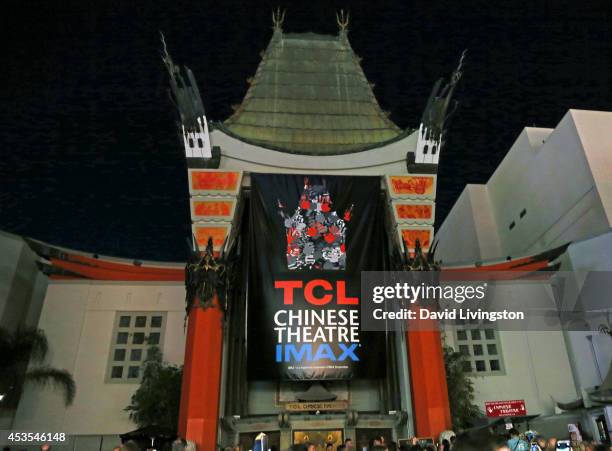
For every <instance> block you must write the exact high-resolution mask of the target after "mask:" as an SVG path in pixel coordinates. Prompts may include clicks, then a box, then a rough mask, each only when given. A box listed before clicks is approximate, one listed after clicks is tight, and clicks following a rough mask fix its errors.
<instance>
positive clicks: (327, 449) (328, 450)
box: [325, 443, 334, 451]
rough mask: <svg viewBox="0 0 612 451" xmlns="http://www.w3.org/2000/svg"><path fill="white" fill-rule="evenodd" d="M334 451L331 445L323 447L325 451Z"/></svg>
mask: <svg viewBox="0 0 612 451" xmlns="http://www.w3.org/2000/svg"><path fill="white" fill-rule="evenodd" d="M333 449H334V445H332V444H331V443H328V444H327V445H325V451H332V450H333Z"/></svg>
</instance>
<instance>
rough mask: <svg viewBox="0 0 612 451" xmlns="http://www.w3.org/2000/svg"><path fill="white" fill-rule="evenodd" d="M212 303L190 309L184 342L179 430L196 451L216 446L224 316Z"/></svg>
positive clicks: (213, 448) (210, 449)
mask: <svg viewBox="0 0 612 451" xmlns="http://www.w3.org/2000/svg"><path fill="white" fill-rule="evenodd" d="M214 304H215V306H213V307H209V308H207V309H204V308H201V307H198V308H193V309H191V312H190V313H189V325H188V327H187V342H186V343H185V365H184V366H183V384H182V390H181V407H180V412H179V427H178V431H179V435H180V436H181V437H184V438H186V439H187V440H192V441H193V442H195V443H196V445H197V447H198V448H197V449H198V451H215V450H216V444H217V422H218V418H219V391H220V387H221V354H222V347H223V331H222V330H223V329H222V320H223V314H222V313H221V310H220V309H219V308H218V307H217V306H216V304H217V302H216V300H215V303H214Z"/></svg>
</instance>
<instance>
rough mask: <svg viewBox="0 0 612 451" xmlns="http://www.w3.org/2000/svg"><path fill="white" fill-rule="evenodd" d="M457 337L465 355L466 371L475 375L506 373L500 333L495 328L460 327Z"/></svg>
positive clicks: (461, 351)
mask: <svg viewBox="0 0 612 451" xmlns="http://www.w3.org/2000/svg"><path fill="white" fill-rule="evenodd" d="M455 338H456V340H457V347H458V350H459V352H460V353H461V354H463V355H464V359H465V360H464V362H463V370H464V371H466V372H468V373H472V374H474V375H487V374H504V361H503V356H502V353H501V346H500V342H499V334H498V332H497V331H496V330H495V329H491V328H476V327H470V328H465V329H459V330H457V331H456V336H455Z"/></svg>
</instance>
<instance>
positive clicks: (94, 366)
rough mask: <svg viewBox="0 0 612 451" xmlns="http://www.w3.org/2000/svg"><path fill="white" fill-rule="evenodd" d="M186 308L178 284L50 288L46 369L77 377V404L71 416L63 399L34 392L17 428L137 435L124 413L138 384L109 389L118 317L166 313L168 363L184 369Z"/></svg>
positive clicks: (44, 318)
mask: <svg viewBox="0 0 612 451" xmlns="http://www.w3.org/2000/svg"><path fill="white" fill-rule="evenodd" d="M184 302H185V290H184V286H183V285H182V284H180V283H171V282H170V283H155V282H150V283H120V282H118V283H115V282H90V283H88V282H72V281H71V282H55V283H51V284H50V285H49V287H48V290H47V295H46V298H45V302H44V306H43V310H42V313H41V317H40V322H39V327H40V328H41V329H43V330H44V331H45V333H46V335H47V337H48V340H49V348H50V352H49V356H48V359H47V360H48V361H47V363H48V364H49V365H52V366H54V367H57V368H64V369H67V370H68V371H70V372H71V373H72V375H73V377H74V379H75V381H76V385H77V395H76V399H75V401H74V403H73V405H72V406H70V407H68V408H66V407H65V406H64V404H63V398H62V394H61V392H59V391H54V390H50V389H41V388H39V387H34V386H29V387H28V388H27V389H26V391H25V393H24V395H23V397H22V400H21V402H20V404H19V408H18V411H17V414H16V416H15V423H14V425H13V427H14V428H18V429H23V430H33V431H36V430H51V431H63V432H66V433H69V434H74V435H77V434H97V435H101V434H109V435H112V434H119V433H124V432H127V431H130V430H133V429H135V428H136V427H135V425H134V424H133V423H132V422H131V421H130V420H129V418H128V414H127V412H124V411H123V409H124V408H125V407H126V406H127V405H128V404H129V401H130V397H131V395H132V394H133V393H134V391H135V390H136V389H137V388H138V384H133V383H126V384H121V383H112V384H108V383H105V376H106V371H107V362H108V359H109V352H110V345H111V339H112V333H113V326H114V321H115V314H116V312H117V311H161V312H166V315H167V316H166V318H167V320H166V328H165V332H164V342H163V349H162V351H163V354H164V359H165V360H166V361H168V362H171V363H175V364H182V362H183V356H184V347H185V335H184V332H183V318H184V314H185V309H184V305H185V304H184Z"/></svg>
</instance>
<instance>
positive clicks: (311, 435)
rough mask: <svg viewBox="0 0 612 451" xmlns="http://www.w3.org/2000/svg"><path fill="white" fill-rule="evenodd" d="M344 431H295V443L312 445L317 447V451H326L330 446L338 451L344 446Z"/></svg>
mask: <svg viewBox="0 0 612 451" xmlns="http://www.w3.org/2000/svg"><path fill="white" fill-rule="evenodd" d="M342 440H343V437H342V430H341V429H328V430H311V431H293V443H294V444H298V443H312V444H313V445H315V446H316V449H317V451H325V447H326V446H327V445H328V444H331V445H332V446H333V450H334V451H336V448H338V446H340V445H342Z"/></svg>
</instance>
